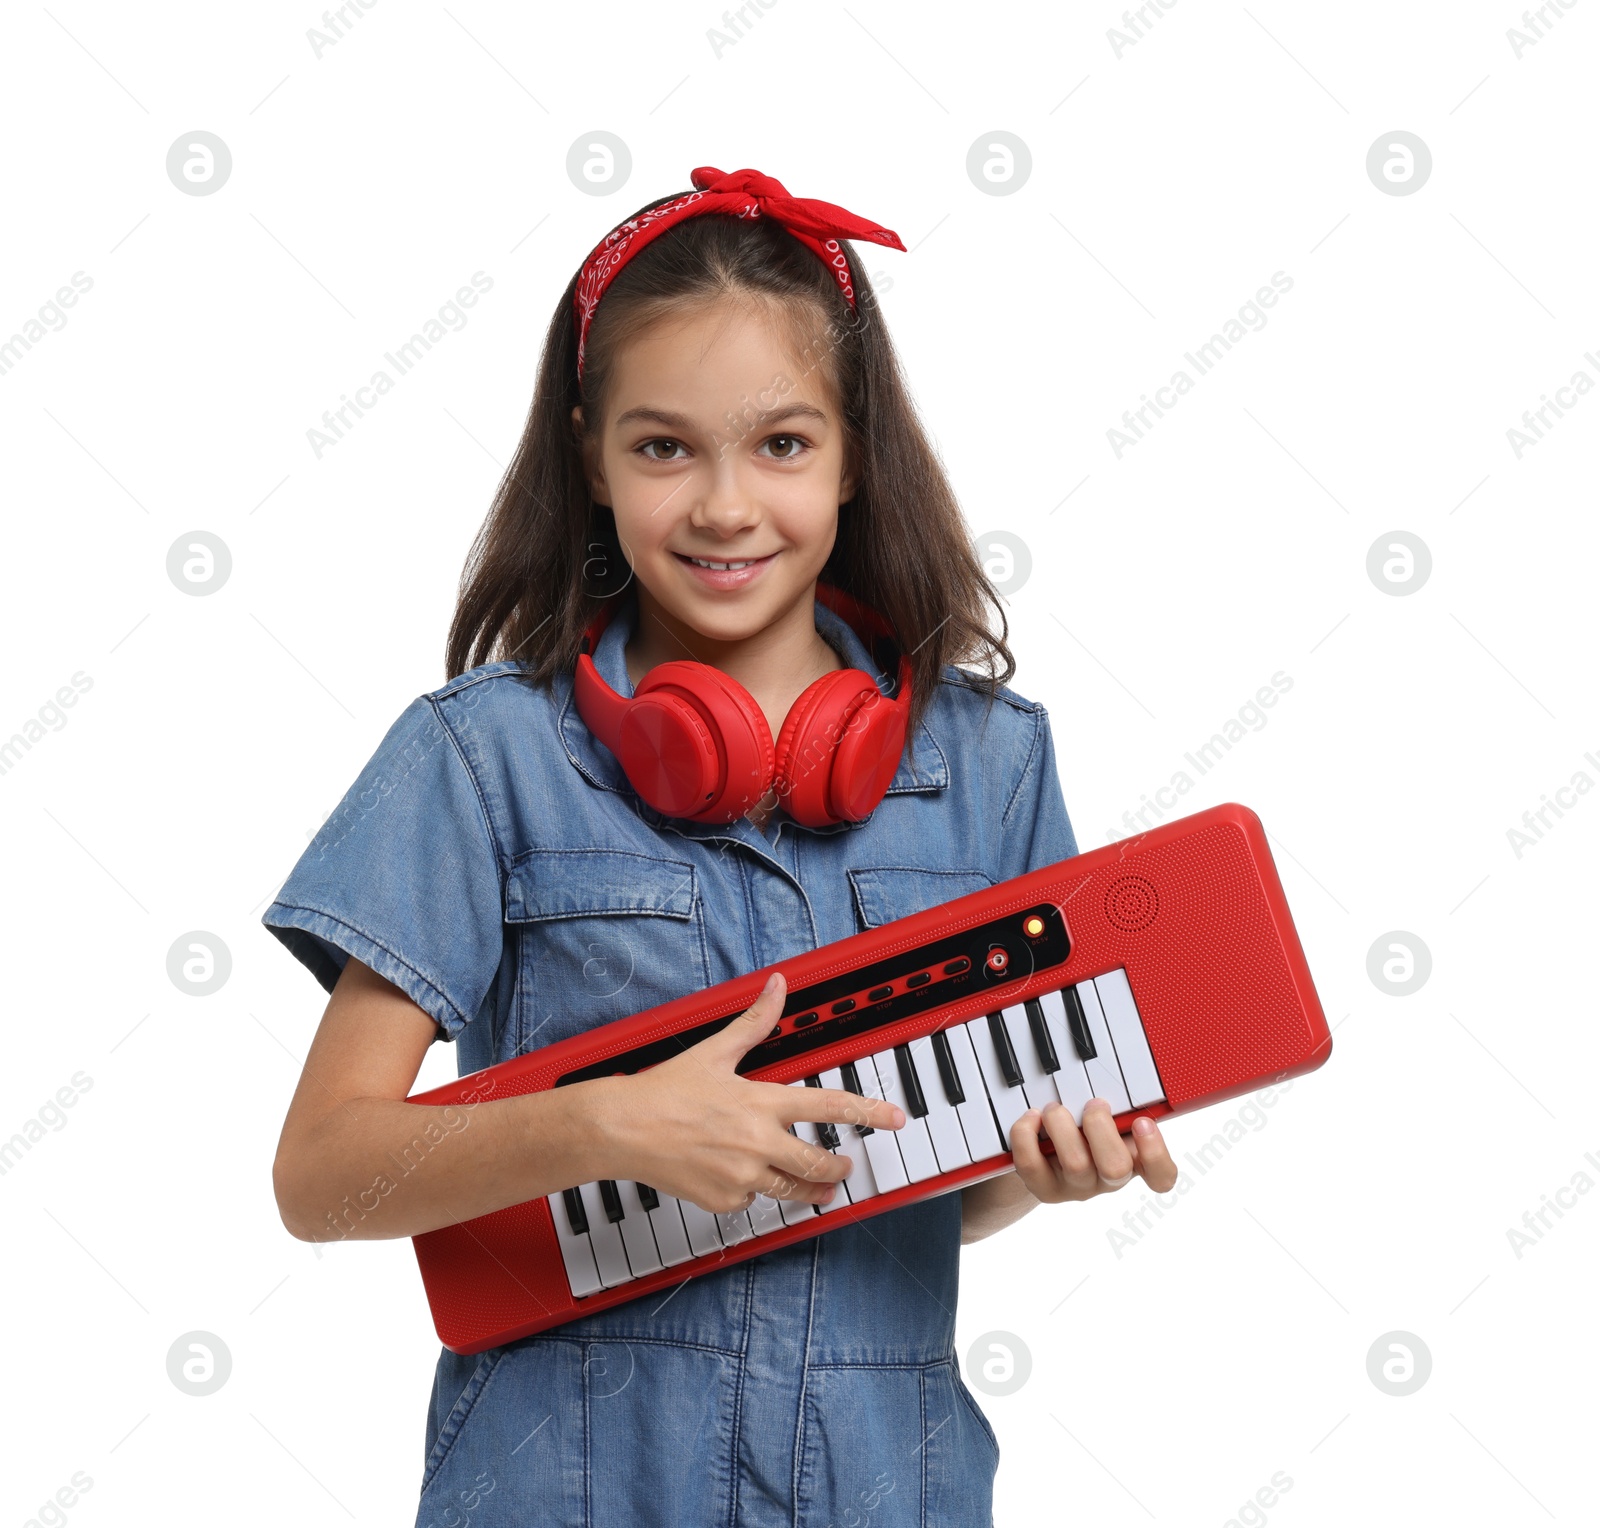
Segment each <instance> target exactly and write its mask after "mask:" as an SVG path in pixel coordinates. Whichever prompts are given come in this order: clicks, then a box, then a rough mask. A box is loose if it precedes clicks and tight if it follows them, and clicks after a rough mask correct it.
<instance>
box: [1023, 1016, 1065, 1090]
mask: <svg viewBox="0 0 1600 1528" xmlns="http://www.w3.org/2000/svg"><path fill="white" fill-rule="evenodd" d="M1022 1006H1023V1008H1024V1009H1026V1010H1027V1014H1028V1029H1029V1031H1030V1032H1031V1033H1032V1035H1033V1048H1034V1050H1035V1051H1037V1052H1038V1054H1039V1065H1040V1066H1042V1067H1043V1068H1044V1069H1045V1071H1047V1072H1059V1071H1060V1070H1061V1060H1060V1058H1059V1057H1058V1056H1057V1055H1056V1043H1055V1041H1054V1040H1052V1039H1051V1038H1050V1031H1049V1029H1048V1028H1047V1027H1046V1025H1045V1022H1044V1009H1042V1008H1041V1007H1040V1006H1039V999H1038V998H1036V997H1030V998H1028V999H1026V1000H1025V1001H1024V1003H1023V1005H1022Z"/></svg>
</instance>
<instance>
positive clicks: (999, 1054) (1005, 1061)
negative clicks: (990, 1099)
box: [989, 1013, 1022, 1088]
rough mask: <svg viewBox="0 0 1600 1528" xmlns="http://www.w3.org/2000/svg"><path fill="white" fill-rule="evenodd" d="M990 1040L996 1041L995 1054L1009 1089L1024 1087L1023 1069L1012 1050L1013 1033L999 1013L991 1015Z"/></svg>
mask: <svg viewBox="0 0 1600 1528" xmlns="http://www.w3.org/2000/svg"><path fill="white" fill-rule="evenodd" d="M989 1038H990V1039H991V1040H993V1041H994V1053H995V1057H996V1059H997V1060H998V1061H999V1063H1000V1075H1001V1076H1002V1077H1004V1078H1005V1080H1006V1086H1007V1087H1008V1088H1020V1087H1021V1086H1022V1068H1021V1067H1019V1066H1018V1065H1017V1053H1016V1052H1015V1051H1014V1050H1012V1048H1011V1032H1010V1031H1009V1030H1008V1029H1007V1028H1006V1021H1005V1018H1004V1017H1003V1016H1002V1015H1001V1014H998V1013H991V1014H990V1015H989Z"/></svg>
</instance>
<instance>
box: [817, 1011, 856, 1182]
mask: <svg viewBox="0 0 1600 1528" xmlns="http://www.w3.org/2000/svg"><path fill="white" fill-rule="evenodd" d="M850 1006H851V1007H854V1006H855V1005H854V1004H853V1003H852V1004H851V1005H850ZM806 1086H807V1087H808V1088H820V1087H821V1086H822V1079H821V1078H820V1077H807V1078H806ZM816 1125H817V1139H818V1140H819V1141H821V1142H822V1144H823V1146H824V1147H825V1148H826V1149H827V1150H829V1151H837V1150H838V1149H839V1132H838V1131H837V1130H835V1129H834V1128H833V1126H832V1125H830V1124H829V1123H828V1122H827V1120H818V1121H817V1122H816Z"/></svg>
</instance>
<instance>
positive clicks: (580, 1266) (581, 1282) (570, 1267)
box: [546, 1193, 605, 1296]
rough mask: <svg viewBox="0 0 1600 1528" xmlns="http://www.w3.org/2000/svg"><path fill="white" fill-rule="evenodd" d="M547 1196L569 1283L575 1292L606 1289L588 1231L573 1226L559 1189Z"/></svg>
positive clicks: (579, 1293)
mask: <svg viewBox="0 0 1600 1528" xmlns="http://www.w3.org/2000/svg"><path fill="white" fill-rule="evenodd" d="M546 1197H547V1198H548V1199H549V1201H550V1218H551V1219H552V1220H553V1221H555V1223H556V1242H557V1244H558V1245H559V1246H560V1248H561V1262H562V1264H563V1266H564V1267H565V1268H566V1270H567V1283H568V1284H570V1285H571V1286H572V1293H573V1294H574V1295H578V1296H582V1295H592V1294H594V1293H595V1292H596V1291H597V1290H601V1289H604V1288H605V1285H604V1284H602V1283H601V1282H600V1273H599V1270H598V1269H596V1267H595V1266H594V1253H593V1251H592V1250H591V1249H590V1246H589V1236H588V1233H587V1232H582V1233H580V1232H577V1231H574V1230H573V1229H572V1222H571V1221H570V1220H568V1219H567V1206H566V1201H565V1199H564V1198H563V1197H562V1195H561V1194H560V1193H554V1194H549V1195H547V1196H546Z"/></svg>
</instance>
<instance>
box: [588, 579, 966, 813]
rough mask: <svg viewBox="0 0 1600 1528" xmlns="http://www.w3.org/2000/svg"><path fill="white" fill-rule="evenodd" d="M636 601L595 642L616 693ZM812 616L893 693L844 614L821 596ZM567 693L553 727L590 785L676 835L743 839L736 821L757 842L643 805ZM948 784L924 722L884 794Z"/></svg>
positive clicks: (627, 685) (624, 676) (847, 657)
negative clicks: (621, 798) (628, 803)
mask: <svg viewBox="0 0 1600 1528" xmlns="http://www.w3.org/2000/svg"><path fill="white" fill-rule="evenodd" d="M638 608H639V607H638V602H637V600H632V599H630V600H628V601H627V602H626V603H625V604H624V605H623V607H622V608H621V609H619V610H618V611H617V614H616V616H615V618H614V619H613V620H612V622H611V624H610V625H609V626H608V627H606V629H605V631H604V632H603V633H602V634H601V637H600V641H599V642H598V644H597V645H596V647H595V651H594V664H595V667H596V668H597V669H598V670H599V671H600V677H601V678H602V679H604V680H605V682H606V683H607V684H609V685H610V686H611V688H612V689H614V690H615V691H616V692H617V694H619V695H626V696H631V695H632V694H633V684H632V681H631V680H630V679H629V678H628V667H627V660H626V654H625V652H624V649H625V647H626V645H627V642H628V639H629V638H630V637H631V636H632V635H633V631H634V625H635V622H636V621H637V619H638ZM814 609H815V619H816V626H817V631H818V632H819V633H820V634H821V636H822V639H823V640H824V641H825V642H827V644H828V645H829V646H830V647H831V648H833V650H834V651H835V652H836V653H838V654H839V656H840V657H841V658H842V659H843V660H844V662H845V663H846V665H847V666H849V667H850V668H858V669H861V670H863V671H864V672H866V673H868V674H871V675H872V676H873V678H874V679H875V680H876V681H877V685H878V689H879V690H880V691H881V692H882V693H883V694H884V695H892V694H893V693H894V680H893V676H892V675H889V674H887V673H886V672H885V671H884V669H883V667H882V665H880V664H878V663H876V662H875V661H874V660H873V656H872V654H871V653H870V652H868V651H867V647H866V644H865V643H864V642H862V640H861V638H860V637H858V636H857V635H856V633H855V631H854V630H853V629H852V628H851V626H850V624H849V623H848V622H847V621H845V620H844V619H843V617H841V616H839V615H837V614H835V612H834V611H832V610H830V609H829V608H828V607H827V606H826V605H824V604H823V603H822V602H821V601H820V600H818V601H817V602H816V603H815V606H814ZM565 688H566V694H565V696H564V697H563V699H562V702H561V710H560V713H559V716H558V720H557V725H558V727H559V728H560V731H561V742H562V746H563V747H564V748H565V749H566V752H567V758H568V759H569V760H570V761H571V763H572V767H573V768H574V769H576V770H577V771H578V773H579V774H581V775H582V776H583V777H584V779H586V780H587V781H588V782H589V783H590V784H591V785H594V786H598V787H599V788H600V789H601V790H608V791H615V792H616V793H617V794H618V795H622V796H627V797H628V798H629V799H630V800H631V801H632V802H633V804H634V807H635V809H636V810H637V811H638V813H639V816H640V817H642V818H643V819H644V820H645V821H646V822H648V823H650V824H652V825H653V826H655V827H671V828H672V829H673V830H675V831H677V832H680V833H687V834H689V835H690V836H693V837H697V838H698V837H711V836H717V835H725V836H731V837H740V838H742V837H744V836H745V835H744V833H743V832H742V831H740V828H741V824H742V827H744V828H749V829H750V832H751V833H752V834H755V837H756V838H757V840H759V839H760V835H759V834H756V831H755V829H754V828H753V827H752V826H751V825H750V824H749V823H748V822H744V821H743V820H742V819H741V823H734V824H732V825H731V828H730V825H724V824H720V823H702V822H690V821H688V820H687V819H683V818H671V817H665V816H663V815H662V814H661V813H660V812H657V811H656V810H655V809H654V808H653V807H650V806H647V805H646V804H645V803H644V802H643V801H641V800H640V799H639V797H638V795H637V794H636V793H635V791H634V789H633V787H632V785H630V784H629V783H628V777H627V775H626V774H624V773H623V769H622V766H621V764H619V763H618V762H617V759H616V756H615V755H614V754H613V753H612V752H611V750H610V749H609V748H607V747H606V746H605V745H604V744H603V743H601V742H599V741H598V740H597V739H596V738H595V737H594V736H593V735H592V734H591V733H590V731H589V729H588V728H587V727H586V726H584V724H583V719H582V717H580V716H579V715H578V709H577V706H576V704H575V703H574V700H573V693H572V685H571V683H570V682H569V683H568V684H567V685H566V687H565ZM949 784H950V767H949V764H948V763H947V762H946V760H945V755H944V750H943V749H941V748H940V747H939V744H938V742H937V740H936V739H935V738H934V736H933V734H932V732H930V731H929V730H928V724H927V722H926V721H924V722H923V723H922V724H921V725H920V726H919V727H918V728H917V731H916V735H915V737H913V738H912V740H911V743H910V746H908V747H907V748H906V750H905V752H904V753H902V754H901V756H900V767H899V768H898V769H897V770H896V771H895V775H894V779H893V780H891V781H890V782H889V789H888V791H887V793H886V794H888V795H891V796H894V795H905V794H909V793H913V792H930V791H942V790H944V789H946V788H947V787H948V786H949ZM778 810H779V814H780V815H781V816H782V817H783V819H784V823H785V826H792V827H797V828H798V827H802V826H803V824H801V823H797V822H795V821H794V820H793V819H792V818H791V817H789V815H788V813H787V812H785V811H784V810H783V809H782V808H781V807H780V808H779V809H778ZM871 820H872V818H871V816H870V814H869V816H868V817H866V818H865V819H863V823H864V822H870V821H871ZM862 825H863V824H860V823H857V824H852V823H838V824H835V825H834V826H832V827H827V828H808V829H806V831H807V832H814V833H837V832H842V831H844V830H845V829H846V828H849V827H859V826H862Z"/></svg>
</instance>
